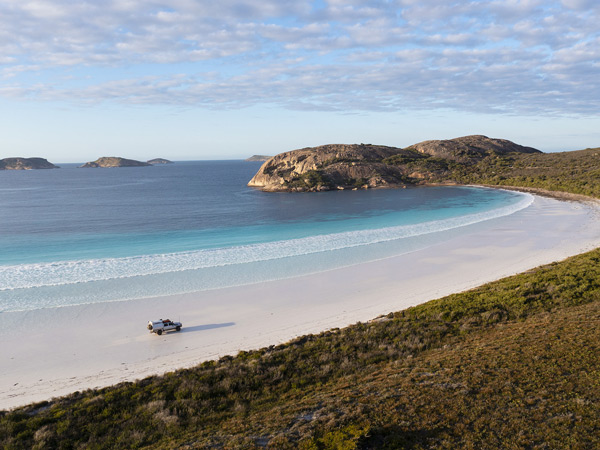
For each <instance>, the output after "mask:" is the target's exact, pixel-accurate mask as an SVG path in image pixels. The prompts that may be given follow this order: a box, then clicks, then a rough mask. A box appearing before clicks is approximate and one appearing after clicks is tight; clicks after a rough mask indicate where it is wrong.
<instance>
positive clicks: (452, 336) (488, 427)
mask: <svg viewBox="0 0 600 450" xmlns="http://www.w3.org/2000/svg"><path fill="white" fill-rule="evenodd" d="M599 153H600V150H599V149H588V150H584V151H580V152H568V153H561V154H526V155H519V156H515V155H508V156H498V157H494V158H491V157H490V158H491V159H489V160H486V159H487V158H484V159H483V160H481V161H479V162H478V163H477V164H475V165H474V166H472V167H470V168H469V169H465V168H464V166H460V165H458V164H451V165H446V166H440V164H441V163H440V162H439V161H434V160H431V158H429V157H426V158H416V159H418V161H414V162H413V161H403V162H402V164H413V163H414V165H415V168H417V167H422V166H423V165H430V166H429V168H430V169H431V167H432V166H433V165H435V166H436V167H437V169H436V170H437V172H434V171H430V172H431V173H434V175H432V177H431V180H430V181H432V182H433V181H438V182H448V181H455V182H459V183H478V184H492V185H511V186H521V187H533V188H542V189H546V190H552V191H564V192H571V193H576V194H585V195H589V196H595V197H600V190H599V189H600V188H599V186H600V163H599V162H600V157H599V156H598V154H599ZM427 160H430V161H427ZM387 163H389V164H394V161H388V162H387ZM444 173H445V175H443V174H444ZM399 295H401V294H400V293H399ZM599 354H600V249H596V250H593V251H591V252H588V253H585V254H582V255H578V256H575V257H572V258H569V259H567V260H565V261H562V262H559V263H553V264H550V265H546V266H543V267H539V268H537V269H534V270H531V271H529V272H527V273H523V274H519V275H515V276H512V277H508V278H505V279H502V280H499V281H496V282H493V283H489V284H486V285H484V286H481V287H479V288H476V289H473V290H470V291H467V292H463V293H459V294H454V295H450V296H448V297H445V298H442V299H439V300H434V301H430V302H428V303H425V304H422V305H419V306H416V307H413V308H410V309H407V310H405V311H400V312H395V313H390V314H388V315H386V316H382V317H379V318H376V319H374V320H372V321H370V322H368V323H358V324H355V325H353V326H350V327H347V328H344V329H336V330H330V331H327V332H323V333H321V334H318V335H308V336H304V337H302V338H299V339H296V340H294V341H292V342H289V343H287V344H285V345H279V346H271V347H268V348H263V349H258V350H255V351H251V352H240V353H239V354H238V355H237V356H229V357H223V358H221V359H220V360H218V361H210V362H206V363H203V364H201V365H200V366H198V367H195V368H192V369H185V370H179V371H176V372H172V373H168V374H166V375H164V376H160V377H159V376H155V377H149V378H146V379H144V380H140V381H138V382H135V383H122V384H119V385H116V386H113V387H108V388H104V389H99V390H88V391H85V392H76V393H74V394H72V395H69V396H66V397H62V398H59V399H53V400H51V401H47V402H41V403H36V404H33V405H29V406H26V407H22V408H17V409H15V410H12V411H4V412H0V446H2V448H6V449H25V448H27V449H29V448H39V449H42V448H57V449H78V448H86V449H88V448H89V449H104V448H182V449H192V448H216V449H219V448H223V449H232V448H236V449H237V448H248V449H253V448H269V449H295V448H300V449H371V448H384V449H398V448H406V449H455V448H477V449H497V448H509V449H520V448H528V449H588V448H600V432H599V430H598V417H600V359H599V358H598V355H599Z"/></svg>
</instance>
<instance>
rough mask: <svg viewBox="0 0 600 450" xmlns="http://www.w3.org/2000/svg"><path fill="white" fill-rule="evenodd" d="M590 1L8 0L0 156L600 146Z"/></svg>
mask: <svg viewBox="0 0 600 450" xmlns="http://www.w3.org/2000/svg"><path fill="white" fill-rule="evenodd" d="M598 24H600V2H599V1H597V0H545V1H543V0H471V1H462V0H458V1H453V0H372V1H361V0H348V1H342V0H316V1H310V0H219V1H214V0H210V1H205V0H162V1H159V0H145V1H135V0H93V1H91V0H0V135H1V136H2V138H1V141H0V158H3V157H9V156H25V157H32V156H39V157H44V158H47V159H49V160H50V161H52V162H84V161H89V160H94V159H96V158H98V157H100V156H122V157H126V158H134V159H142V160H146V159H150V158H155V157H164V158H168V159H173V160H198V159H236V158H245V157H248V156H250V155H253V154H267V155H274V154H277V153H280V152H283V151H288V150H293V149H296V148H303V147H311V146H317V145H322V144H331V143H346V144H352V143H373V144H382V145H391V146H397V147H406V146H409V145H411V144H414V143H417V142H420V141H423V140H427V139H451V138H454V137H459V136H464V135H469V134H484V135H487V136H489V137H496V138H504V139H509V140H512V141H514V142H517V143H519V144H522V145H528V146H532V147H535V148H538V149H540V150H542V151H547V152H550V151H564V150H577V149H582V148H587V147H599V146H600V26H599V25H598Z"/></svg>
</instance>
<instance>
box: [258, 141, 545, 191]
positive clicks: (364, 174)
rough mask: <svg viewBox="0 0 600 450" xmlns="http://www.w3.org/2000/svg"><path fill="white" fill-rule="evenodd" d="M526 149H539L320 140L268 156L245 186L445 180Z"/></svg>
mask: <svg viewBox="0 0 600 450" xmlns="http://www.w3.org/2000/svg"><path fill="white" fill-rule="evenodd" d="M529 154H541V152H540V151H539V150H536V149H534V148H531V147H523V146H521V145H518V144H515V143H514V142H511V141H507V140H504V139H492V138H488V137H486V136H481V135H475V136H464V137H461V138H456V139H449V140H443V141H424V142H421V143H418V144H415V145H412V146H410V147H407V148H405V149H401V148H396V147H386V146H382V145H372V144H360V145H358V144H354V145H344V144H337V145H323V146H320V147H314V148H305V149H300V150H293V151H290V152H284V153H280V154H279V155H277V156H274V157H273V158H271V159H269V160H268V161H267V162H265V163H264V164H263V166H262V167H261V168H260V169H259V171H258V172H257V174H256V175H255V176H254V177H253V178H252V179H251V180H250V182H249V183H248V186H251V187H258V188H260V189H262V190H265V191H324V190H330V189H357V188H378V187H406V186H409V185H417V184H423V183H425V182H430V181H431V180H433V179H436V180H437V179H441V180H442V181H448V182H451V181H452V177H451V175H452V173H453V171H454V170H456V168H458V167H465V168H470V167H472V166H474V165H478V164H482V163H484V161H487V160H490V159H492V160H493V159H497V158H510V157H518V156H520V155H529ZM467 170H470V169H467Z"/></svg>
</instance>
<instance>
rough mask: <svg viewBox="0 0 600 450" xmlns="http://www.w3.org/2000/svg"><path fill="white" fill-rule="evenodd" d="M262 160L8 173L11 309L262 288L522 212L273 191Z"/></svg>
mask: <svg viewBox="0 0 600 450" xmlns="http://www.w3.org/2000/svg"><path fill="white" fill-rule="evenodd" d="M259 166H260V164H257V163H249V162H243V161H203V162H202V161H197V162H183V163H177V164H173V165H166V166H155V167H139V168H119V169H78V168H76V166H74V165H65V166H64V167H63V168H61V169H59V170H45V171H27V172H20V171H19V172H17V171H3V172H0V248H1V249H2V251H1V253H0V311H15V310H30V309H38V308H47V307H58V306H66V305H73V304H82V303H94V302H105V301H116V300H128V299H134V298H143V297H150V296H156V295H168V294H176V293H184V292H193V291H196V290H206V289H214V288H219V287H225V286H235V285H241V284H247V283H256V282H260V281H267V280H273V279H280V278H287V277H291V276H296V275H301V274H306V273H312V272H317V271H322V270H328V269H331V268H335V267H342V266H345V265H350V264H356V263H360V262H363V261H369V260H375V259H380V258H385V257H388V256H392V255H396V254H402V253H406V252H409V251H414V250H416V249H418V248H423V247H426V246H429V245H432V244H434V243H436V242H439V241H441V240H444V239H448V238H450V237H452V236H454V235H456V234H457V233H461V232H466V230H467V229H468V226H469V225H472V224H476V223H481V222H484V221H487V220H490V219H493V218H495V217H500V216H503V215H507V214H512V213H514V212H516V211H518V210H520V209H522V208H524V207H526V206H528V205H529V204H530V202H531V197H530V196H527V195H523V194H519V193H514V192H507V191H498V190H490V189H479V188H470V187H427V188H413V189H398V190H367V191H362V190H361V191H335V192H323V193H311V194H298V193H263V192H260V191H257V190H254V189H251V188H248V187H247V186H246V183H247V181H248V180H249V179H250V178H251V177H252V175H253V174H254V173H255V172H256V170H257V169H258V167H259Z"/></svg>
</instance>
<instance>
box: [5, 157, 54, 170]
mask: <svg viewBox="0 0 600 450" xmlns="http://www.w3.org/2000/svg"><path fill="white" fill-rule="evenodd" d="M37 169H58V166H55V165H54V164H52V163H51V162H48V160H47V159H44V158H4V159H0V170H37Z"/></svg>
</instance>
